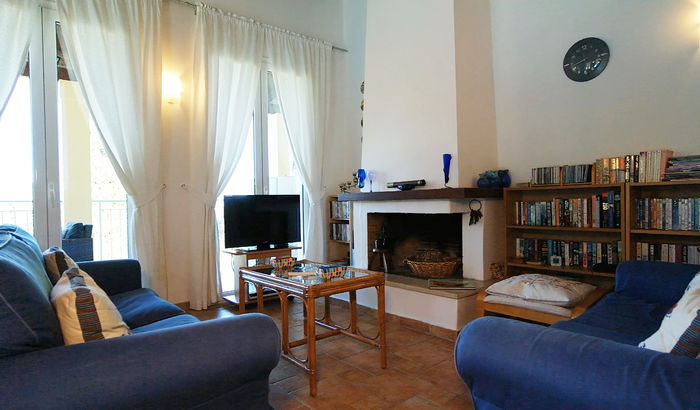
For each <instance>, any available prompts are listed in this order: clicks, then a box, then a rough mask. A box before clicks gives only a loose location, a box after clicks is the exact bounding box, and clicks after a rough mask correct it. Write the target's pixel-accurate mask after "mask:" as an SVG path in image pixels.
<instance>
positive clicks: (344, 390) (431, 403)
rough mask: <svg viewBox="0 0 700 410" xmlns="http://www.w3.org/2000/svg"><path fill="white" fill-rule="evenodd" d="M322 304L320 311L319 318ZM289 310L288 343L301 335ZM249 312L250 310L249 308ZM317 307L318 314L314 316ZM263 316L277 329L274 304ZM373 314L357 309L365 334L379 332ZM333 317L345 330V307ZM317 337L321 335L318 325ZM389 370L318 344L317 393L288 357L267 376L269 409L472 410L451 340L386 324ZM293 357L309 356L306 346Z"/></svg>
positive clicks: (336, 307) (373, 354) (364, 349)
mask: <svg viewBox="0 0 700 410" xmlns="http://www.w3.org/2000/svg"><path fill="white" fill-rule="evenodd" d="M322 303H323V302H322V300H318V301H317V304H318V306H317V312H318V311H320V312H323V304H322ZM289 306H290V339H291V340H296V339H298V338H301V336H302V334H303V327H302V323H303V316H302V305H301V302H300V301H298V300H295V301H292V302H290V304H289ZM251 308H253V306H249V309H251ZM319 309H320V310H319ZM188 313H191V314H193V315H195V316H197V317H199V318H200V319H202V320H208V319H213V318H216V317H225V316H231V315H233V314H235V313H236V309H235V308H234V307H228V306H225V307H218V308H210V309H209V310H207V311H199V312H196V311H190V312H188ZM265 313H267V314H269V315H270V316H272V318H273V319H274V320H275V322H277V325H278V326H280V324H281V314H280V305H279V302H277V301H275V302H266V305H265ZM373 313H374V311H369V310H366V309H361V311H360V314H359V317H358V323H359V326H360V330H361V331H362V332H363V333H364V334H366V335H374V334H376V332H377V330H376V329H377V327H376V323H377V322H376V316H375V315H373ZM331 316H332V318H333V320H334V322H336V323H340V324H347V323H348V321H349V314H348V312H347V308H346V306H343V305H341V304H332V306H331ZM317 331H319V332H322V331H323V329H320V328H318V327H317ZM387 344H388V354H387V359H388V360H387V361H388V367H387V368H386V369H382V368H381V367H380V364H379V350H378V349H376V348H374V347H372V346H370V345H367V344H364V343H362V342H359V341H356V340H354V339H351V338H349V337H345V336H342V335H338V336H333V337H330V338H327V339H323V340H319V341H318V342H317V346H318V348H317V352H318V356H317V358H318V394H317V395H316V397H311V396H310V395H309V384H308V377H307V374H306V372H304V371H303V370H302V369H300V368H298V367H296V366H294V365H293V364H291V363H290V362H289V361H287V360H286V359H280V363H279V365H278V366H277V367H276V368H275V369H274V370H273V371H272V374H271V375H270V403H271V404H272V406H273V407H274V408H275V409H277V410H284V409H391V408H402V409H405V408H409V409H472V408H473V406H472V402H471V397H470V396H469V393H468V391H467V387H466V386H465V385H464V383H463V382H462V380H461V379H460V378H459V376H458V375H457V372H456V371H455V369H454V364H453V349H454V342H452V341H449V340H445V339H440V338H438V337H435V336H431V335H428V334H424V333H421V332H418V331H415V330H412V329H409V328H406V327H402V326H401V325H400V324H399V322H398V321H396V320H390V321H387ZM294 352H295V355H296V356H297V357H300V358H304V357H306V355H305V352H304V347H298V348H296V349H294Z"/></svg>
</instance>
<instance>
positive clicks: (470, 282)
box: [428, 278, 476, 290]
mask: <svg viewBox="0 0 700 410" xmlns="http://www.w3.org/2000/svg"><path fill="white" fill-rule="evenodd" d="M428 288H430V289H446V290H450V289H451V290H476V282H475V281H474V279H463V278H458V279H428Z"/></svg>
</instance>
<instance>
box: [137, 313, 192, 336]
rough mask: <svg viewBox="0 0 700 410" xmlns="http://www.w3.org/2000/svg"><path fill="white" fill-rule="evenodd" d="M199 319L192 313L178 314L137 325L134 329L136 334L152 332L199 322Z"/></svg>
mask: <svg viewBox="0 0 700 410" xmlns="http://www.w3.org/2000/svg"><path fill="white" fill-rule="evenodd" d="M197 322H199V319H197V318H196V317H194V316H192V315H187V314H183V315H178V316H171V317H169V318H167V319H163V320H159V321H157V322H153V323H149V324H147V325H145V326H141V327H137V328H135V329H133V330H132V332H133V333H134V334H137V333H146V332H152V331H154V330H160V329H167V328H170V327H175V326H182V325H189V324H190V323H197Z"/></svg>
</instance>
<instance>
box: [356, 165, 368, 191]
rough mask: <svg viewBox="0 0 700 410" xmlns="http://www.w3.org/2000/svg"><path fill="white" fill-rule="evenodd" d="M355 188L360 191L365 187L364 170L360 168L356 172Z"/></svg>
mask: <svg viewBox="0 0 700 410" xmlns="http://www.w3.org/2000/svg"><path fill="white" fill-rule="evenodd" d="M356 175H357V187H358V188H360V189H362V188H364V187H365V178H367V172H365V170H364V169H362V168H360V169H358V170H357V173H356Z"/></svg>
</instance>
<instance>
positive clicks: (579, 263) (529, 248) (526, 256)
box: [515, 238, 623, 269]
mask: <svg viewBox="0 0 700 410" xmlns="http://www.w3.org/2000/svg"><path fill="white" fill-rule="evenodd" d="M515 257H516V258H522V259H523V260H524V261H525V263H534V264H539V265H545V266H562V267H575V268H583V269H592V268H593V265H596V264H604V265H616V264H617V263H618V261H621V260H623V257H622V241H613V242H586V241H567V240H559V239H531V238H515Z"/></svg>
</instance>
